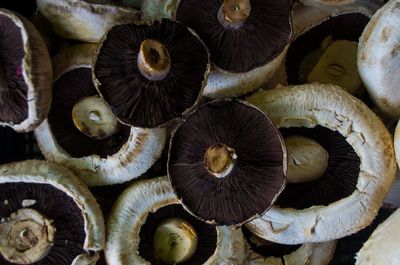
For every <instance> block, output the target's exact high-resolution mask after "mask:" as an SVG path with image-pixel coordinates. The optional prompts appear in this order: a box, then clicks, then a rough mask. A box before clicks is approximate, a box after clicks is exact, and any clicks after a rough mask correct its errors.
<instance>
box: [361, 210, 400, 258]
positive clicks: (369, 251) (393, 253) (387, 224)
mask: <svg viewBox="0 0 400 265" xmlns="http://www.w3.org/2000/svg"><path fill="white" fill-rule="evenodd" d="M399 261H400V210H396V211H395V212H394V213H393V214H392V215H391V216H389V218H388V219H386V220H385V221H384V222H383V223H382V224H380V225H379V226H378V228H376V229H375V231H374V232H373V233H372V235H371V236H370V237H369V238H368V240H367V242H365V243H364V245H363V247H362V248H361V250H360V251H359V252H358V253H357V257H356V263H355V265H361V264H362V265H374V264H397V263H398V262H399Z"/></svg>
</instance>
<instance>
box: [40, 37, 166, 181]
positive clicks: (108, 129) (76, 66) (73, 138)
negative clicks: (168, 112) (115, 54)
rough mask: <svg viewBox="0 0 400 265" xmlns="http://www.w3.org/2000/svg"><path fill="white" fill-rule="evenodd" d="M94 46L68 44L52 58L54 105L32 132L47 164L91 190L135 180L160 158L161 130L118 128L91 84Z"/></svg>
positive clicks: (162, 133)
mask: <svg viewBox="0 0 400 265" xmlns="http://www.w3.org/2000/svg"><path fill="white" fill-rule="evenodd" d="M95 51H96V45H93V44H81V45H76V46H71V47H70V48H68V49H66V50H64V51H63V52H62V53H60V54H59V55H57V56H55V57H54V59H53V61H54V63H53V64H54V69H55V81H54V85H53V89H54V91H53V94H54V98H53V104H52V107H51V110H50V112H49V116H48V118H47V119H46V120H45V121H44V122H43V123H42V124H41V125H40V126H39V127H38V128H37V129H36V130H35V134H36V138H37V141H38V145H39V148H40V150H41V151H42V153H43V155H44V156H45V157H46V159H47V160H49V161H55V162H57V163H60V164H63V165H65V166H67V167H68V168H70V169H71V170H73V171H74V173H75V174H76V175H77V176H79V177H80V178H81V179H82V180H83V181H84V182H85V183H87V184H88V185H90V186H98V185H110V184H116V183H121V182H125V181H128V180H131V179H133V178H136V177H139V176H140V175H142V174H143V173H144V172H146V171H147V170H148V169H149V168H150V167H151V166H152V165H153V164H154V162H155V161H156V160H157V159H158V158H159V157H160V155H161V152H162V150H163V147H164V144H165V141H166V130H165V129H141V128H135V127H132V128H130V127H128V126H125V125H122V124H120V123H119V122H118V121H117V119H116V117H115V116H114V114H113V113H112V111H111V110H110V109H109V108H108V106H107V104H106V103H105V102H104V100H102V99H101V98H100V97H99V95H98V93H97V91H96V89H95V87H94V84H93V82H92V75H91V73H92V72H91V65H90V63H91V61H92V57H93V56H94V54H95Z"/></svg>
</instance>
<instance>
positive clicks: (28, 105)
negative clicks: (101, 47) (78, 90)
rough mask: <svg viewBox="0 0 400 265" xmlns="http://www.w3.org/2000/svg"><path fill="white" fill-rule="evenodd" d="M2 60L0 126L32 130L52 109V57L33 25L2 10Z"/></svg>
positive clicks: (0, 10) (21, 130) (0, 50)
mask: <svg viewBox="0 0 400 265" xmlns="http://www.w3.org/2000/svg"><path fill="white" fill-rule="evenodd" d="M0 61H1V63H0V126H10V127H12V128H13V129H14V130H16V131H18V132H27V131H31V130H33V129H34V128H35V127H36V126H38V125H39V124H40V123H41V122H42V121H43V119H44V118H45V117H46V115H47V112H48V111H49V108H50V104H51V81H52V68H51V62H50V57H49V54H48V52H47V48H46V44H45V43H44V41H43V39H42V38H41V36H40V34H39V33H38V32H37V30H36V29H35V27H34V26H33V25H32V23H31V22H29V21H28V20H27V19H26V18H24V17H22V16H20V15H18V14H16V13H13V12H11V11H9V10H6V9H1V8H0Z"/></svg>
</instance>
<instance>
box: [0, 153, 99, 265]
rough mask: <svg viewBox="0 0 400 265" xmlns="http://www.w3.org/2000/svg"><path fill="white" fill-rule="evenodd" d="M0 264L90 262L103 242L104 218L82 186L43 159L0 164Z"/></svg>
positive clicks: (55, 264)
mask: <svg viewBox="0 0 400 265" xmlns="http://www.w3.org/2000/svg"><path fill="white" fill-rule="evenodd" d="M0 219H1V221H0V263H1V264H3V265H12V264H35V265H70V264H72V265H78V264H79V265H92V264H95V263H96V261H97V259H98V257H99V252H100V251H101V250H102V249H103V247H104V244H105V228H104V219H103V216H102V213H101V210H100V207H99V206H98V204H97V203H96V200H95V198H94V197H93V195H91V193H90V192H89V190H88V189H87V187H86V186H85V185H84V184H83V183H82V182H81V181H80V180H79V179H78V178H77V177H76V176H75V175H74V174H73V173H72V172H71V171H69V170H67V169H66V168H64V167H61V166H59V165H56V164H51V163H48V162H44V161H34V160H32V161H24V162H18V163H11V164H6V165H2V166H0Z"/></svg>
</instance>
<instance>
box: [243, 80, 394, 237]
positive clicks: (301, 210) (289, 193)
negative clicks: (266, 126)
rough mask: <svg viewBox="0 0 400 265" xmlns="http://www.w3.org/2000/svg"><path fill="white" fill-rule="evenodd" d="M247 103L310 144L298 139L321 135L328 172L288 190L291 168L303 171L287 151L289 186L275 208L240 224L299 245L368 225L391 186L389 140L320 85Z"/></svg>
mask: <svg viewBox="0 0 400 265" xmlns="http://www.w3.org/2000/svg"><path fill="white" fill-rule="evenodd" d="M247 100H248V101H249V102H251V103H252V104H255V105H256V106H258V107H259V108H261V109H262V110H263V111H265V113H267V114H268V115H269V116H270V117H271V119H272V121H273V122H274V124H276V126H277V127H279V128H281V129H284V128H286V129H284V130H294V131H295V133H296V134H300V135H301V136H305V137H311V138H312V137H313V136H312V135H313V133H310V134H303V132H304V131H309V130H321V129H323V130H324V131H325V134H324V135H325V136H320V139H315V140H316V141H317V142H318V141H319V144H320V145H322V146H323V148H325V150H326V151H327V152H328V157H327V159H328V167H327V169H326V171H325V172H324V173H323V174H322V175H321V176H317V177H319V178H317V179H315V180H314V181H305V182H300V183H289V182H291V181H290V174H291V168H293V167H301V166H303V163H301V160H300V163H298V161H297V159H296V157H295V156H292V155H291V153H290V152H289V149H288V164H289V166H288V185H287V186H286V189H285V191H284V192H283V193H282V194H281V196H280V198H279V200H278V202H277V205H276V206H274V207H272V208H271V209H270V210H269V211H268V212H267V213H266V214H264V215H263V216H262V218H259V219H255V220H254V221H252V222H250V223H249V224H247V227H248V228H249V229H250V230H251V231H252V232H253V233H254V234H256V235H257V236H259V237H262V238H265V239H267V240H271V241H274V242H279V243H285V244H299V243H304V242H320V241H329V240H333V239H337V238H340V237H344V236H346V235H349V234H352V233H355V232H357V231H358V230H360V229H362V228H364V227H366V226H367V225H368V224H369V223H371V221H372V220H373V218H374V217H375V215H376V213H377V211H378V209H379V207H380V206H381V205H382V203H383V200H384V198H385V196H386V194H387V193H388V192H389V189H390V187H391V185H392V183H393V180H394V178H395V174H396V163H395V160H394V150H393V144H392V138H391V136H390V134H389V132H388V131H387V130H386V128H385V127H384V125H383V124H382V122H381V121H380V120H379V118H378V117H377V116H376V115H375V114H374V113H373V112H372V111H371V110H370V109H368V107H366V106H365V105H364V104H363V103H362V102H361V101H360V100H358V99H356V98H354V97H352V96H351V95H350V94H348V93H347V92H345V91H344V90H342V89H340V88H339V87H335V86H333V85H320V84H307V85H300V86H295V87H286V88H280V89H274V90H270V91H261V92H259V93H256V94H254V95H252V96H250V97H248V98H247ZM321 127H323V128H321ZM314 135H321V132H319V133H317V132H315V134H314ZM335 135H336V136H335ZM324 137H327V139H325V140H323V141H321V138H324ZM335 138H336V140H333V139H335ZM340 139H342V140H341V141H339V140H340ZM329 141H336V143H335V144H333V145H332V144H327V143H329ZM329 145H331V146H332V148H331V147H329ZM349 146H350V147H351V148H349ZM357 157H358V158H357ZM358 159H359V162H357V160H358ZM291 160H294V161H297V162H296V163H291V162H290V161H291ZM307 160H308V159H306V163H305V164H307ZM308 163H311V164H312V161H310V160H308ZM322 172H323V171H322ZM293 193H294V194H293ZM303 196H304V197H303ZM280 206H281V207H280Z"/></svg>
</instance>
